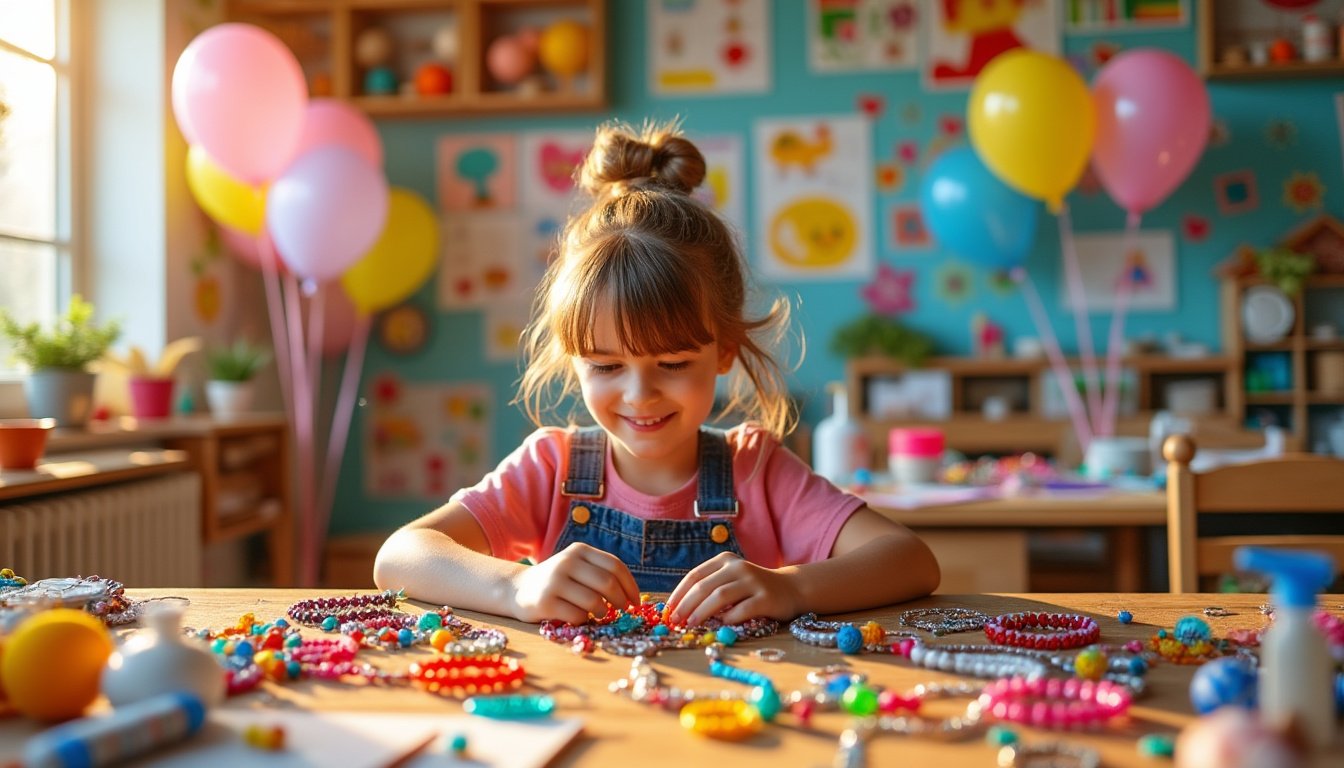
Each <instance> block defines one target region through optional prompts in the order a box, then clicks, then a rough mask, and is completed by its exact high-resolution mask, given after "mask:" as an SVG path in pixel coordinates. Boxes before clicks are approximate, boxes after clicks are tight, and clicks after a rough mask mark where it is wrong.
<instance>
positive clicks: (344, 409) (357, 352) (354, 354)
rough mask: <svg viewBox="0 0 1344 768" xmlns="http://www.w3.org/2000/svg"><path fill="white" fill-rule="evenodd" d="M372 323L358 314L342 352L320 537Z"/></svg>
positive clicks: (321, 503)
mask: <svg viewBox="0 0 1344 768" xmlns="http://www.w3.org/2000/svg"><path fill="white" fill-rule="evenodd" d="M372 324H373V321H372V316H371V315H368V314H364V313H360V314H359V315H358V317H357V319H356V320H355V328H354V332H353V334H352V335H351V337H350V349H349V351H348V352H346V355H345V371H344V372H343V373H342V375H341V388H340V394H339V395H338V396H337V398H336V410H335V412H333V413H332V424H331V434H330V435H329V436H328V439H327V460H326V464H325V466H324V468H323V471H322V495H321V496H320V497H319V499H318V511H319V512H320V513H321V523H320V529H319V532H320V533H321V538H322V539H325V538H326V532H327V527H328V523H329V522H330V520H331V507H332V504H333V503H334V502H335V496H336V478H337V475H338V474H339V473H340V469H341V459H343V458H344V457H345V444H346V441H347V438H348V437H349V434H350V419H351V417H352V415H353V414H354V410H355V398H356V396H357V395H358V394H359V375H360V373H361V372H362V371H363V370H364V350H365V349H366V348H367V347H368V342H369V327H370V326H371V325H372Z"/></svg>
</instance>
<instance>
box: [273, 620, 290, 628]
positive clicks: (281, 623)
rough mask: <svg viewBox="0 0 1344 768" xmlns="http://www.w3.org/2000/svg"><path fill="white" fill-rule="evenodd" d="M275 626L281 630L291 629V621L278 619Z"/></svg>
mask: <svg viewBox="0 0 1344 768" xmlns="http://www.w3.org/2000/svg"><path fill="white" fill-rule="evenodd" d="M275 626H277V627H279V628H281V629H289V621H288V620H286V619H283V618H281V619H276V620H275Z"/></svg>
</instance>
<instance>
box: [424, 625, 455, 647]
mask: <svg viewBox="0 0 1344 768" xmlns="http://www.w3.org/2000/svg"><path fill="white" fill-rule="evenodd" d="M454 639H455V638H454V637H453V633H452V632H449V631H448V630H446V629H436V630H434V634H432V635H430V636H429V644H430V645H432V646H434V650H436V651H439V652H442V651H443V649H444V647H445V646H447V645H448V644H449V643H451V642H452V641H453V640H454Z"/></svg>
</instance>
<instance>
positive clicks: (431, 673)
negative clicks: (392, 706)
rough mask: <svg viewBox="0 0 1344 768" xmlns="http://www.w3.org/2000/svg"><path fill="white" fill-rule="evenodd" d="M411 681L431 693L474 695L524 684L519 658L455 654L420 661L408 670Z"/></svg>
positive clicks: (495, 691) (497, 691)
mask: <svg viewBox="0 0 1344 768" xmlns="http://www.w3.org/2000/svg"><path fill="white" fill-rule="evenodd" d="M408 672H409V675H410V678H411V682H412V683H414V684H415V685H417V686H419V687H421V688H424V689H425V690H427V691H429V692H430V693H441V694H444V695H448V696H462V695H467V696H474V695H476V694H481V693H499V692H500V691H502V690H504V689H505V688H517V687H518V686H520V685H522V684H523V677H524V671H523V668H522V666H521V665H519V664H518V660H517V659H503V658H499V657H497V656H496V657H465V656H453V657H445V658H440V659H433V660H430V661H417V662H415V663H413V664H411V666H410V669H409V670H408Z"/></svg>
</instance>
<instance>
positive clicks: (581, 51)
mask: <svg viewBox="0 0 1344 768" xmlns="http://www.w3.org/2000/svg"><path fill="white" fill-rule="evenodd" d="M537 58H538V59H540V60H541V65H542V66H543V67H545V68H546V70H547V71H548V72H551V73H553V74H555V75H558V76H560V77H565V78H568V77H573V76H575V75H577V74H579V73H581V72H583V70H584V69H586V68H587V67H588V28H587V27H585V26H584V25H582V24H580V23H579V22H577V21H570V20H565V21H557V22H555V23H554V24H552V25H550V26H548V27H546V29H544V30H542V32H541V39H540V40H538V41H537Z"/></svg>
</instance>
